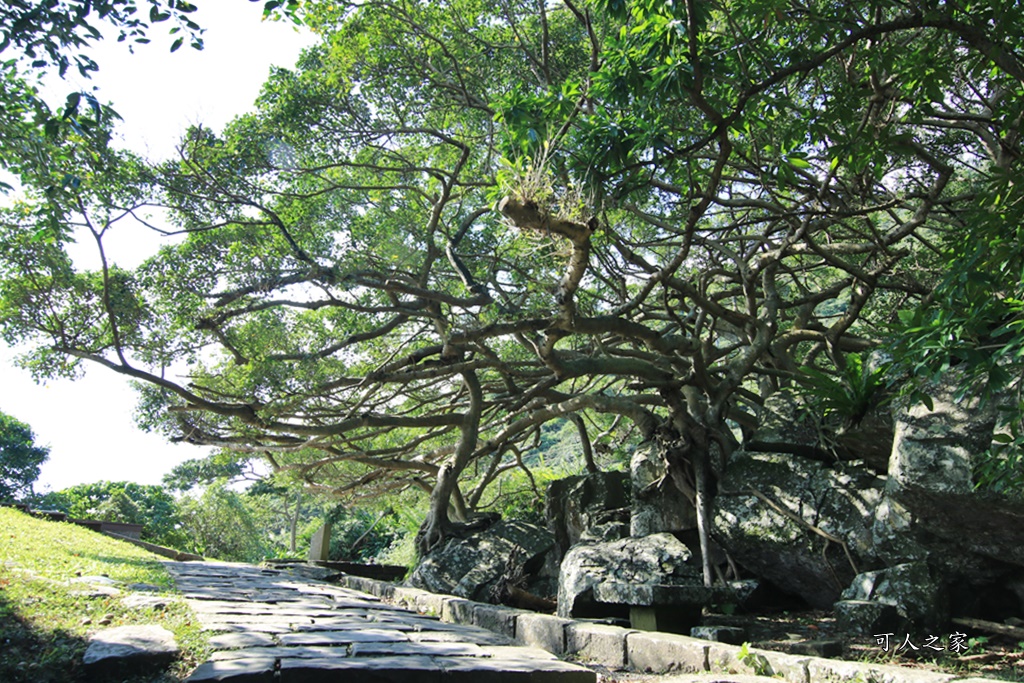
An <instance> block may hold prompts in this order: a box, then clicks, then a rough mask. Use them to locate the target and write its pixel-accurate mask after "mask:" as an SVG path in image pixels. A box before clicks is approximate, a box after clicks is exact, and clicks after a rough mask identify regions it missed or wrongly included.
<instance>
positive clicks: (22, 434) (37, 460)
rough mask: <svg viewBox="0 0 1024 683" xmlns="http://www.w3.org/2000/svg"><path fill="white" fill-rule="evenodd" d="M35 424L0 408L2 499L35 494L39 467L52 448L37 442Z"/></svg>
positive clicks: (0, 488) (0, 477)
mask: <svg viewBox="0 0 1024 683" xmlns="http://www.w3.org/2000/svg"><path fill="white" fill-rule="evenodd" d="M35 440H36V437H35V434H33V433H32V428H31V427H29V426H28V425H27V424H25V423H24V422H19V421H18V420H16V419H14V418H13V417H11V416H10V415H8V414H6V413H3V412H0V501H14V500H18V499H20V498H24V497H29V496H31V495H32V484H34V483H35V481H36V479H38V478H39V467H40V466H41V465H42V464H43V463H44V462H46V458H47V457H49V455H50V449H49V448H46V447H45V446H37V445H36V443H35Z"/></svg>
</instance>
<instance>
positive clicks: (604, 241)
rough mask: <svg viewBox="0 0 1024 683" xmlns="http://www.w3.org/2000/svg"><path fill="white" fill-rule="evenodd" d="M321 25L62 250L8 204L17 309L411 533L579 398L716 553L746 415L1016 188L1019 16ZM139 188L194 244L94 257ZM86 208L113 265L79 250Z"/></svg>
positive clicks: (614, 1) (39, 338)
mask: <svg viewBox="0 0 1024 683" xmlns="http://www.w3.org/2000/svg"><path fill="white" fill-rule="evenodd" d="M307 17H308V20H309V21H310V22H311V24H312V25H313V26H314V27H316V29H317V30H319V31H320V32H321V33H322V35H323V36H324V41H323V44H322V45H320V46H319V47H317V48H315V49H312V50H310V51H308V52H307V53H306V54H305V55H304V56H303V58H302V60H301V61H300V63H299V65H298V67H297V69H296V70H294V71H286V70H279V71H278V72H276V73H275V74H274V75H273V77H272V78H271V80H270V81H269V82H268V83H267V85H266V87H265V89H264V93H263V96H262V97H261V100H260V102H259V105H258V108H257V111H256V112H254V113H253V114H251V115H248V116H244V117H241V118H240V119H238V120H236V121H235V122H234V123H233V124H231V125H230V126H229V127H228V128H227V129H226V130H225V131H223V132H220V133H218V132H214V131H209V130H206V129H202V128H197V129H195V130H193V131H191V132H190V133H189V135H188V137H187V138H186V139H185V140H184V141H183V144H182V148H181V158H180V159H176V160H173V161H170V162H167V163H165V164H162V165H160V166H159V167H149V166H147V165H145V164H142V163H141V162H139V161H138V160H137V159H133V158H131V156H130V155H127V154H120V155H110V154H107V155H105V156H101V157H100V159H101V161H102V163H100V162H97V163H94V164H93V165H92V166H91V167H90V168H91V169H92V170H91V173H92V175H90V176H88V177H83V179H82V182H81V183H80V184H79V185H78V186H76V187H73V188H71V189H70V190H68V192H69V193H70V195H69V196H71V197H73V199H74V206H73V210H69V211H68V212H67V213H66V215H64V216H63V217H62V220H63V222H62V223H61V229H60V230H57V231H56V233H55V235H56V236H55V237H54V239H52V240H49V241H45V240H39V239H38V238H37V237H36V236H38V235H39V234H40V230H41V229H44V228H43V227H41V219H40V218H39V217H38V215H37V213H35V212H34V211H33V210H32V207H31V206H26V207H23V208H21V209H20V212H19V210H15V211H11V212H8V213H7V214H6V215H5V216H4V221H3V223H2V226H0V229H2V230H3V233H2V235H0V238H2V241H3V243H5V244H8V245H11V246H10V248H9V249H8V251H6V252H4V253H3V254H2V256H0V276H2V277H0V282H2V284H0V326H2V329H3V332H4V334H5V336H6V337H7V338H8V339H13V340H23V339H32V340H35V341H36V343H37V346H36V349H37V351H36V353H35V354H34V355H33V356H32V357H31V358H30V359H28V360H27V363H28V364H29V365H30V366H31V367H33V369H34V370H35V371H36V372H37V373H39V374H44V375H45V374H61V373H64V374H73V373H74V372H75V365H76V364H77V363H79V362H81V361H83V360H84V361H89V362H93V363H97V364H100V365H102V366H105V367H107V368H109V369H111V370H113V371H115V372H119V373H122V374H124V375H126V376H129V377H132V378H134V379H137V380H141V382H142V383H143V385H144V386H145V387H146V388H145V389H144V392H143V413H144V415H145V420H146V421H147V423H148V424H150V425H152V426H158V427H160V428H162V429H164V430H166V431H167V433H168V434H170V435H172V436H173V437H174V438H177V439H180V440H183V441H187V442H191V443H200V444H210V445H216V446H220V447H222V448H226V449H232V450H235V451H238V452H240V453H243V454H247V455H253V456H257V457H262V458H265V459H266V460H267V462H268V463H269V464H270V465H271V467H272V468H273V469H274V470H275V471H278V472H286V473H288V474H290V475H291V476H294V477H296V478H298V479H299V480H301V481H304V482H306V483H307V484H309V485H310V486H311V487H314V488H315V489H316V490H318V491H320V492H323V493H325V494H329V495H333V496H337V497H349V498H360V497H361V498H379V497H380V496H382V495H384V494H386V493H388V492H393V491H399V490H404V489H409V488H415V489H419V490H421V491H424V492H429V495H430V497H431V498H430V509H429V512H428V514H427V519H426V520H425V522H424V524H423V525H422V527H421V533H420V536H419V547H420V549H421V550H428V549H430V548H432V547H434V546H435V545H437V544H438V543H440V542H442V541H443V540H444V538H445V537H446V536H447V535H448V534H449V533H450V532H451V531H452V528H453V526H454V525H456V524H458V523H461V522H463V521H465V520H467V519H469V518H470V517H471V516H472V514H473V513H474V512H475V511H476V510H477V509H478V508H479V507H480V505H481V502H482V501H484V500H486V498H485V493H486V491H487V490H488V488H489V487H491V486H492V485H494V484H495V482H497V481H499V480H500V479H501V477H502V476H503V475H504V474H506V473H509V472H512V471H515V470H523V469H528V468H529V464H528V462H527V460H526V458H525V456H526V455H527V454H528V453H529V451H530V450H531V449H532V448H534V447H535V446H536V445H538V444H539V442H540V440H541V436H542V434H543V431H542V430H543V427H544V425H545V424H546V423H549V422H552V421H555V420H561V419H564V418H568V417H570V416H576V417H577V418H579V419H577V420H574V425H575V427H576V428H577V430H578V431H579V434H580V438H581V443H590V444H591V445H594V446H602V447H608V446H614V445H615V444H618V443H622V442H624V441H626V440H627V439H628V438H638V439H643V440H647V441H651V442H653V443H655V444H656V445H657V451H658V453H659V455H660V457H661V458H662V459H663V460H664V461H665V464H666V466H667V468H668V472H669V476H668V477H666V482H665V483H666V484H667V485H671V486H674V487H675V488H676V489H677V490H678V494H679V495H681V496H686V497H687V498H688V499H689V500H690V501H692V504H693V506H694V508H695V510H696V512H697V519H698V522H699V525H700V531H701V534H700V536H701V544H702V546H704V547H705V550H706V544H707V538H708V531H709V529H708V524H709V520H708V506H709V501H710V498H711V496H713V495H714V494H715V476H716V473H717V472H719V471H720V469H721V467H722V463H723V462H724V460H725V459H726V458H727V457H728V455H729V454H730V452H731V451H732V450H733V449H734V448H735V446H736V440H735V437H734V436H733V433H734V428H736V427H738V426H739V427H744V428H746V427H750V426H752V425H754V424H755V423H756V421H757V415H758V412H759V410H760V407H761V405H762V403H763V400H764V398H765V397H767V396H768V395H770V394H771V393H772V392H774V391H776V390H778V389H779V388H780V387H784V386H791V385H794V384H799V383H800V382H802V381H806V378H807V373H806V372H805V370H804V369H805V368H812V369H814V371H815V372H817V373H824V374H825V375H829V376H836V377H839V376H843V375H844V372H845V371H846V368H847V365H848V363H847V358H848V357H849V355H850V354H851V353H852V354H862V353H863V352H866V351H869V350H871V349H873V348H877V347H879V346H880V345H881V344H882V343H883V342H884V341H885V339H886V337H887V335H888V334H890V332H891V330H892V329H893V325H894V324H896V323H897V322H898V320H897V311H899V310H900V309H912V308H914V307H916V306H918V305H919V304H921V303H922V302H924V301H925V300H926V299H927V298H928V297H929V296H930V295H931V294H932V293H933V292H934V291H935V285H936V283H937V282H938V281H939V280H940V279H941V277H942V269H943V268H945V267H946V266H947V265H948V260H947V259H946V258H945V254H944V253H943V249H942V247H941V244H942V243H943V242H945V241H949V240H954V239H956V237H957V236H958V235H962V234H967V231H969V229H970V227H971V226H972V225H973V224H974V222H975V220H976V219H977V218H978V216H979V213H982V212H985V211H987V210H988V205H987V202H986V194H985V192H983V191H982V190H981V187H982V186H983V185H984V184H985V183H987V182H988V181H989V180H992V179H996V178H999V177H1008V178H1011V179H1012V181H1013V184H1015V186H1019V181H1020V180H1021V179H1020V175H1021V161H1020V159H1021V155H1020V144H1019V138H1020V132H1021V131H1020V127H1021V123H1020V122H1021V120H1022V119H1021V111H1024V87H1022V86H1024V62H1022V59H1021V57H1020V56H1019V55H1018V52H1017V51H1018V49H1019V45H1021V44H1024V35H1022V31H1024V8H1022V7H1021V6H1020V4H1019V3H1010V2H1000V1H991V2H977V3H975V2H972V3H967V4H962V3H961V4H953V3H940V4H937V5H936V4H935V3H928V2H913V1H912V2H899V3H897V2H889V1H887V0H870V1H869V2H863V3H834V2H824V1H822V2H816V1H812V2H810V3H806V2H788V1H781V2H774V1H772V2H750V1H748V0H744V1H742V2H739V1H730V0H718V1H716V2H701V3H696V2H678V3H663V2H651V1H649V0H632V1H630V2H622V1H621V0H592V1H589V2H577V1H568V0H567V1H565V2H560V3H547V2H541V3H534V2H515V1H512V2H502V3H499V4H498V5H492V4H482V3H478V2H475V1H474V0H450V1H448V2H438V3H414V2H408V3H407V2H401V1H399V2H362V3H333V4H325V3H315V4H311V5H310V6H309V14H308V15H307ZM154 204H159V205H161V206H164V207H166V208H168V209H169V210H170V211H171V212H172V214H173V216H174V221H175V225H174V230H176V231H178V232H179V233H185V234H186V237H185V238H184V239H182V240H180V241H178V242H175V243H173V244H168V245H166V246H165V247H164V248H163V249H162V250H161V251H160V253H159V254H157V255H156V256H154V257H153V258H152V259H150V260H149V261H148V262H147V263H145V264H143V265H142V266H141V267H140V268H139V269H137V270H135V271H131V272H129V271H126V270H123V269H120V268H118V267H117V266H116V265H115V264H112V263H108V262H107V260H106V259H105V257H104V252H103V238H104V236H105V234H107V232H108V231H109V230H110V229H112V228H113V227H115V226H120V225H123V224H125V223H128V222H129V221H131V220H134V217H135V216H136V215H139V214H140V213H141V212H143V211H144V210H145V208H146V207H147V206H151V205H154ZM993 225H994V226H995V229H996V230H997V231H999V230H1004V229H1005V228H1006V226H1005V225H1003V224H1002V223H1001V222H999V221H997V222H995V223H993ZM75 230H77V231H80V232H81V233H82V234H84V235H88V236H90V238H91V239H92V240H93V241H94V242H95V244H96V246H97V249H98V250H99V253H100V256H101V262H102V266H101V268H100V270H99V271H97V272H91V273H86V272H78V271H76V270H75V269H74V268H73V267H72V264H70V262H69V261H68V259H67V258H66V254H65V252H64V250H63V239H64V238H63V237H62V235H66V234H70V233H71V232H72V231H75ZM1000 234H1002V233H1000ZM857 358H858V359H859V358H862V356H860V355H858V356H857ZM172 362H186V363H188V364H189V365H190V372H189V375H188V377H187V378H183V379H177V378H173V377H168V376H167V373H166V372H165V368H167V367H168V366H169V365H170V364H171V363H172ZM819 379H820V376H819ZM585 450H586V449H584V451H585ZM589 468H590V465H589V464H588V469H589ZM703 555H704V557H705V558H707V557H709V555H710V553H708V552H704V553H703ZM710 579H711V573H710V566H705V580H706V581H710Z"/></svg>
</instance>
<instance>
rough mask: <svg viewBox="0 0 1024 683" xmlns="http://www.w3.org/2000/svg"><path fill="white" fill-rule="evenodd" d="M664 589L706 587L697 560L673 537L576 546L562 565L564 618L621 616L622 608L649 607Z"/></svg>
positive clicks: (560, 590) (561, 612)
mask: <svg viewBox="0 0 1024 683" xmlns="http://www.w3.org/2000/svg"><path fill="white" fill-rule="evenodd" d="M662 586H694V587H700V588H703V586H702V578H701V568H700V564H699V562H698V561H697V560H696V556H695V555H694V554H693V553H692V552H690V549H689V548H688V547H686V545H684V544H683V543H682V542H681V541H680V540H679V539H677V538H676V537H675V536H673V535H672V534H668V533H662V534H652V535H650V536H645V537H643V538H624V539H621V540H618V541H611V542H609V543H593V544H581V545H577V546H573V548H572V549H570V550H569V552H568V553H567V554H566V556H565V558H564V559H563V560H562V569H561V572H560V574H559V581H558V616H560V617H565V618H572V617H591V616H592V617H607V616H618V615H617V614H616V613H615V611H616V608H617V607H620V608H621V607H622V606H627V607H628V606H629V605H643V604H649V603H650V602H651V601H652V593H656V592H657V591H658V590H660V588H658V587H662ZM602 597H604V598H605V599H601V598H602ZM627 612H628V609H627Z"/></svg>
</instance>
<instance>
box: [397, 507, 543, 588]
mask: <svg viewBox="0 0 1024 683" xmlns="http://www.w3.org/2000/svg"><path fill="white" fill-rule="evenodd" d="M554 544H555V539H554V536H553V535H552V534H551V533H550V532H549V531H548V530H547V529H545V528H543V527H540V526H537V525H535V524H527V523H526V522H518V521H502V522H498V523H497V524H495V525H493V526H491V527H490V528H488V529H485V530H483V531H479V532H477V533H475V534H473V535H472V536H469V537H468V538H450V539H448V541H446V542H445V543H443V544H442V545H441V546H439V547H438V548H435V549H434V550H432V551H430V553H428V554H427V555H426V557H424V558H423V559H422V560H420V563H419V564H418V565H417V566H416V569H415V570H414V571H413V573H412V575H411V576H410V577H409V583H410V584H412V585H413V586H416V587H417V588H423V589H425V590H429V591H432V592H434V593H448V594H450V595H458V596H460V597H463V598H467V599H469V600H478V601H482V602H490V597H491V596H490V589H491V588H492V587H493V586H494V585H495V583H497V581H498V580H499V579H500V578H501V577H502V575H504V574H506V573H507V572H508V571H509V570H510V568H512V567H516V568H518V569H522V568H524V567H525V568H526V573H529V571H530V568H532V567H537V568H538V569H539V568H541V567H543V565H544V561H545V555H546V554H547V553H548V551H550V550H551V549H552V548H553V547H554Z"/></svg>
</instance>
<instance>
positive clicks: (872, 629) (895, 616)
mask: <svg viewBox="0 0 1024 683" xmlns="http://www.w3.org/2000/svg"><path fill="white" fill-rule="evenodd" d="M834 612H835V615H836V626H837V627H838V628H839V630H840V631H841V632H843V633H849V634H851V635H862V636H870V635H873V634H875V633H886V632H895V631H896V630H897V629H898V628H900V616H899V613H898V612H897V611H896V608H895V607H894V606H893V605H887V604H885V603H882V602H876V601H874V600H840V601H839V602H837V603H836V604H835V607H834Z"/></svg>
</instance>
